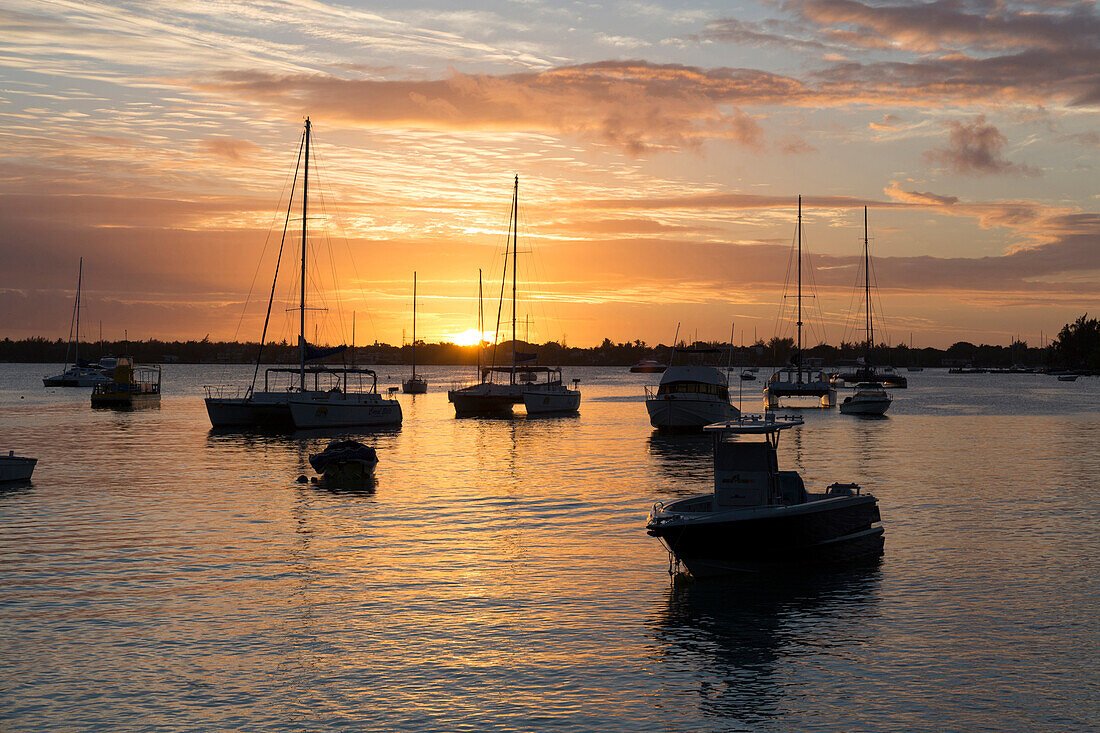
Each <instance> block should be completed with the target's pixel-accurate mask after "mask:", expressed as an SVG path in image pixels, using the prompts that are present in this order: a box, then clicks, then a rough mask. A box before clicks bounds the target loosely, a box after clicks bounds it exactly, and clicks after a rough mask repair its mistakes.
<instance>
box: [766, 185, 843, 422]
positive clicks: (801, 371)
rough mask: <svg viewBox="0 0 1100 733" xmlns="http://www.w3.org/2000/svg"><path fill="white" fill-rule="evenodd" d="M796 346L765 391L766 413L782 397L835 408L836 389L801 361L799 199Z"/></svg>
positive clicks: (821, 373)
mask: <svg viewBox="0 0 1100 733" xmlns="http://www.w3.org/2000/svg"><path fill="white" fill-rule="evenodd" d="M797 231H798V318H797V320H796V321H795V325H796V326H797V327H798V344H797V350H796V351H795V358H794V365H793V366H787V367H784V368H782V369H779V370H778V371H776V372H775V374H772V375H771V377H770V378H769V379H768V383H767V385H766V386H765V387H764V402H765V404H766V405H767V406H768V408H769V409H771V408H775V407H778V406H779V402H780V398H782V397H818V398H820V400H821V406H822V407H832V406H833V405H835V404H836V388H835V387H833V385H832V384H831V383H830V382H829V379H828V378H827V377H826V376H825V374H824V373H823V372H822V371H821V369H819V368H811V367H808V366H804V365H803V361H802V325H803V321H802V197H801V196H799V197H798V230H797Z"/></svg>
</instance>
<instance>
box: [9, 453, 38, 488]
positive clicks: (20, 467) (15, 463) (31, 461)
mask: <svg viewBox="0 0 1100 733" xmlns="http://www.w3.org/2000/svg"><path fill="white" fill-rule="evenodd" d="M37 463H38V459H37V458H26V457H24V456H17V455H15V451H8V454H7V455H6V456H0V483H4V482H7V481H27V480H29V479H30V477H31V474H32V473H34V467H35V464H37Z"/></svg>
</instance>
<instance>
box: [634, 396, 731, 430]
mask: <svg viewBox="0 0 1100 733" xmlns="http://www.w3.org/2000/svg"><path fill="white" fill-rule="evenodd" d="M645 406H646V410H648V411H649V423H650V424H651V425H652V426H653V427H655V428H657V429H658V430H670V431H671V430H683V431H688V430H702V429H703V426H705V425H711V424H713V423H716V422H726V421H727V420H732V419H734V418H735V417H737V415H738V414H739V413H738V412H737V408H735V407H734V406H733V405H731V404H729V403H728V402H723V401H720V400H692V399H684V398H683V397H681V396H680V395H670V396H667V397H666V396H663V395H662V396H658V397H655V398H652V399H648V400H646V403H645Z"/></svg>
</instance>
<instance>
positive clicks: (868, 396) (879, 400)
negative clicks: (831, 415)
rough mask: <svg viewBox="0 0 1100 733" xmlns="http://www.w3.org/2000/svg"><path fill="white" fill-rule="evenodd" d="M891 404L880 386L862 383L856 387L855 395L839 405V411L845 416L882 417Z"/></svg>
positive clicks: (846, 398) (888, 396)
mask: <svg viewBox="0 0 1100 733" xmlns="http://www.w3.org/2000/svg"><path fill="white" fill-rule="evenodd" d="M891 402H893V400H891V399H890V395H888V394H887V393H886V390H885V389H883V386H882V385H881V384H876V383H873V382H862V383H860V384H857V385H856V392H855V394H853V395H851V396H850V397H845V398H844V400H843V401H842V402H841V403H840V411H841V412H842V413H844V414H845V415H884V414H886V411H887V410H888V409H889V408H890V403H891Z"/></svg>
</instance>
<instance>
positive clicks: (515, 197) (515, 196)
mask: <svg viewBox="0 0 1100 733" xmlns="http://www.w3.org/2000/svg"><path fill="white" fill-rule="evenodd" d="M518 248H519V174H516V184H515V189H514V190H513V191H512V374H511V379H510V381H511V383H512V384H515V383H516V250H517V249H518Z"/></svg>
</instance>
